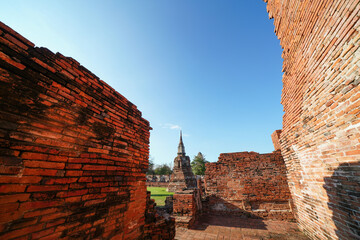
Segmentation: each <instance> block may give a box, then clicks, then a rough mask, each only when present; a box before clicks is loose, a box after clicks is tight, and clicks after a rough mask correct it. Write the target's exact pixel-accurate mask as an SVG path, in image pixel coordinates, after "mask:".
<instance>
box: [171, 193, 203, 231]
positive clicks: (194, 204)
mask: <svg viewBox="0 0 360 240" xmlns="http://www.w3.org/2000/svg"><path fill="white" fill-rule="evenodd" d="M200 211H201V200H200V191H199V189H195V190H184V191H178V192H176V193H175V194H174V195H173V215H174V217H175V221H176V226H177V227H186V228H190V227H191V226H192V225H193V224H194V222H195V221H196V219H197V217H198V216H199V214H200Z"/></svg>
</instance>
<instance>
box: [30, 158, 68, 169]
mask: <svg viewBox="0 0 360 240" xmlns="http://www.w3.org/2000/svg"><path fill="white" fill-rule="evenodd" d="M24 166H25V167H32V168H53V169H64V168H65V163H55V162H47V161H27V160H25V161H24Z"/></svg>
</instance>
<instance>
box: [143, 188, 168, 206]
mask: <svg viewBox="0 0 360 240" xmlns="http://www.w3.org/2000/svg"><path fill="white" fill-rule="evenodd" d="M147 190H148V191H150V192H151V198H152V199H154V200H155V202H156V205H157V206H164V205H165V199H166V197H167V196H170V195H173V194H174V193H173V192H167V191H166V188H164V187H147Z"/></svg>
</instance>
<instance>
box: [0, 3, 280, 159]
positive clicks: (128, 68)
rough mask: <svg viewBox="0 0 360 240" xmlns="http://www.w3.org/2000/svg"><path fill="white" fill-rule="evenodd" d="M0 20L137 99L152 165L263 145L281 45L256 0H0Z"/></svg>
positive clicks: (270, 125) (276, 119)
mask: <svg viewBox="0 0 360 240" xmlns="http://www.w3.org/2000/svg"><path fill="white" fill-rule="evenodd" d="M0 6H1V7H0V20H1V21H2V22H4V23H5V24H7V25H8V26H10V27H12V28H13V29H15V30H16V31H18V32H19V33H20V34H22V35H23V36H25V37H26V38H28V39H29V40H30V41H32V42H33V43H35V44H36V45H37V46H41V47H47V48H49V49H50V50H51V51H53V52H61V53H62V54H63V55H65V56H71V57H72V58H74V59H76V60H77V61H78V62H80V63H81V64H82V65H84V66H85V67H86V68H88V69H89V70H90V71H92V72H93V73H94V74H96V75H97V76H98V77H100V78H101V79H103V80H104V81H105V82H107V83H108V84H110V85H111V86H112V87H113V88H115V89H116V90H117V91H118V92H120V93H121V94H122V95H124V96H125V97H126V98H127V99H129V100H130V101H131V102H133V103H134V104H135V105H137V107H138V109H139V110H140V111H141V112H142V113H143V117H144V118H145V119H147V120H149V121H150V124H151V126H152V128H153V130H152V131H151V137H150V154H151V156H152V157H153V158H154V162H155V164H162V163H172V162H173V159H174V157H175V156H176V153H177V145H178V142H179V129H180V128H181V129H182V130H183V134H184V137H183V139H184V144H185V150H186V152H187V154H188V155H189V156H190V158H193V157H194V155H196V154H197V153H198V152H199V151H200V152H202V153H203V154H204V155H205V157H206V159H207V160H208V161H217V158H218V156H219V154H220V153H223V152H239V151H256V152H260V153H267V152H272V151H273V145H272V142H271V138H270V134H271V133H272V132H273V131H274V130H276V129H281V126H282V115H283V112H282V106H281V104H280V98H281V88H282V82H281V79H282V72H281V69H282V59H281V47H280V45H279V41H278V40H277V38H276V36H275V34H274V26H273V21H272V20H269V19H268V14H267V12H266V4H265V3H264V2H263V1H261V0H247V1H242V0H226V1H221V0H217V1H214V0H173V1H170V0H151V1H150V0H132V1H129V0H126V1H125V0H118V1H110V0H106V1H100V0H99V1H91V0H86V1H85V0H84V1H80V0H76V1H71V0H61V1H60V0H59V1H55V0H45V1H40V0H36V1H30V0H23V1H17V0H11V1H10V0H0Z"/></svg>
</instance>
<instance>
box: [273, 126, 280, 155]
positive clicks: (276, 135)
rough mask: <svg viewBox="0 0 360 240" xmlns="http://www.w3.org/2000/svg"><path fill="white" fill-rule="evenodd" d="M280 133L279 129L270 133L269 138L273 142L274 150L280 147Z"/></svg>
mask: <svg viewBox="0 0 360 240" xmlns="http://www.w3.org/2000/svg"><path fill="white" fill-rule="evenodd" d="M280 134H281V130H276V131H274V132H273V133H272V134H271V140H272V142H273V145H274V149H275V151H277V150H280V149H281V145H280Z"/></svg>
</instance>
